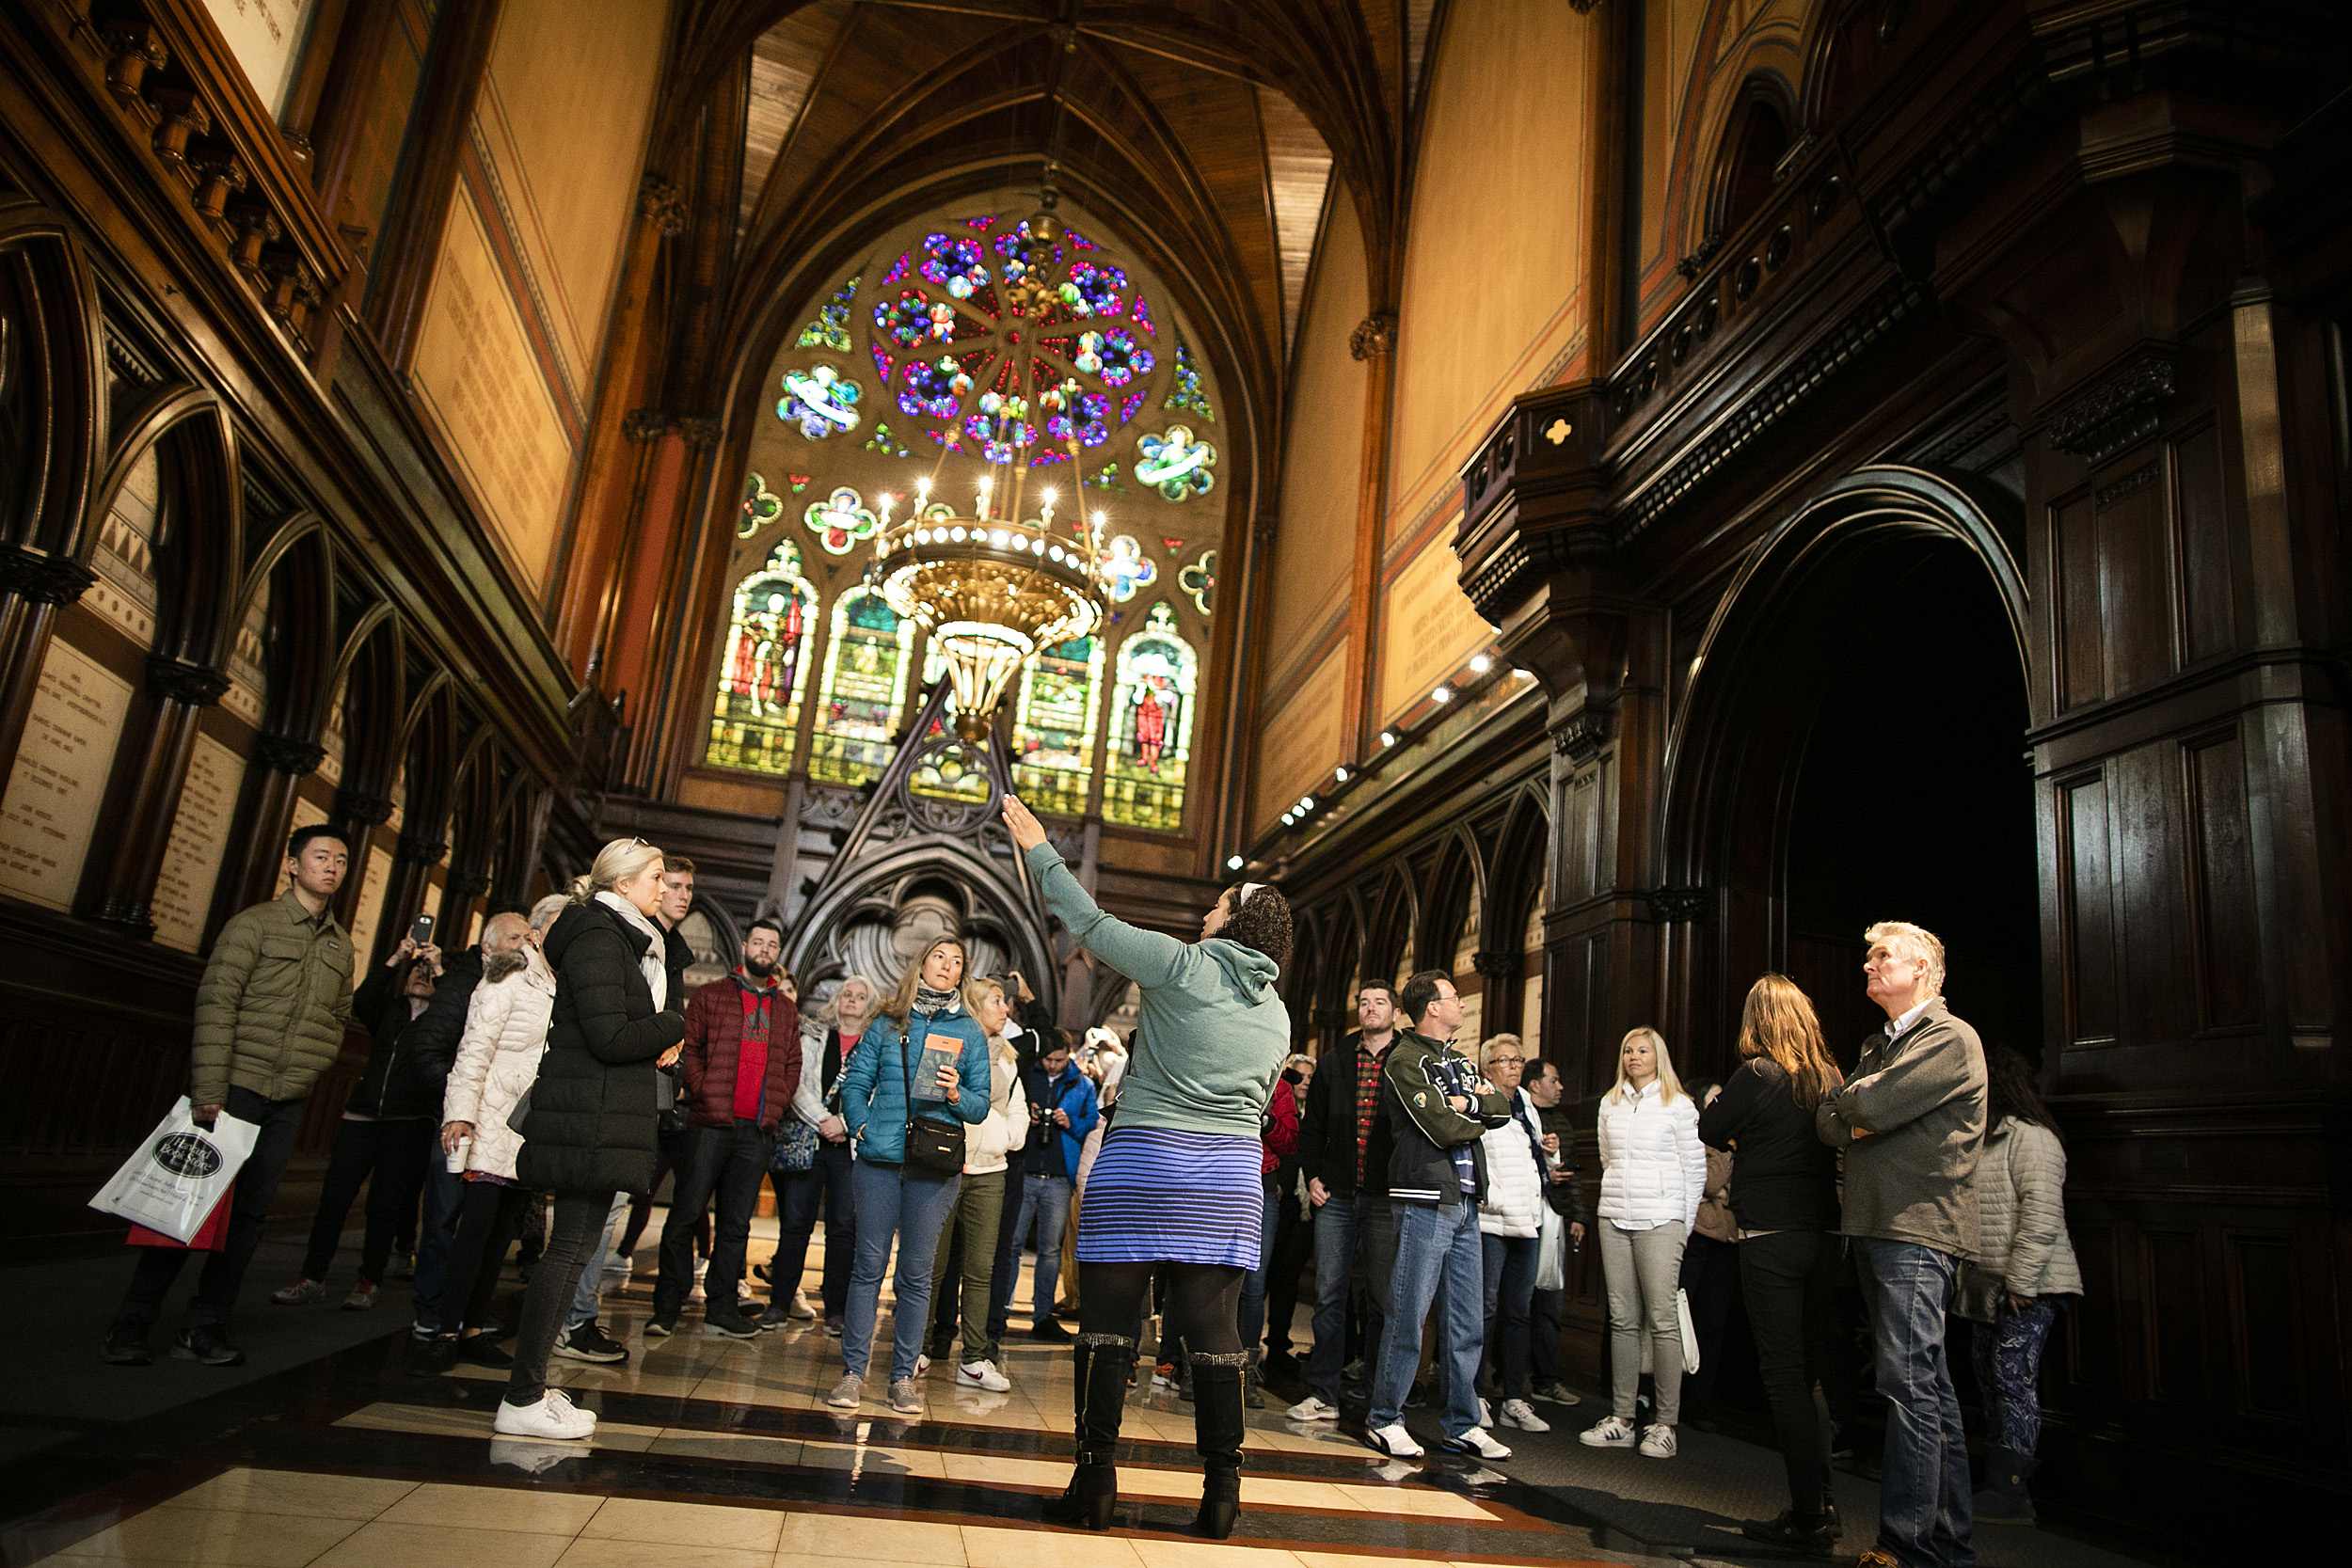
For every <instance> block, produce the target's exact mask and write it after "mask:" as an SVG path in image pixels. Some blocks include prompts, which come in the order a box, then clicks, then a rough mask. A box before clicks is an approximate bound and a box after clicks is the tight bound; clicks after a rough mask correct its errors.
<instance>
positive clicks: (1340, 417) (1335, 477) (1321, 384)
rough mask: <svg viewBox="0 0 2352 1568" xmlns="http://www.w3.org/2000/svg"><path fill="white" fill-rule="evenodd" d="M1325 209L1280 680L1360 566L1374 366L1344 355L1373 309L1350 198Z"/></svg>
mask: <svg viewBox="0 0 2352 1568" xmlns="http://www.w3.org/2000/svg"><path fill="white" fill-rule="evenodd" d="M1329 211H1330V216H1329V217H1328V219H1327V221H1326V223H1325V225H1324V235H1323V241H1322V255H1321V257H1320V258H1319V259H1318V261H1316V263H1315V269H1316V270H1315V276H1314V282H1313V290H1312V293H1311V294H1310V295H1309V298H1308V303H1307V311H1306V315H1305V317H1304V319H1303V320H1302V321H1301V323H1300V324H1299V340H1298V378H1297V382H1296V393H1295V398H1294V402H1293V410H1292V414H1291V424H1290V431H1289V434H1288V436H1287V439H1286V440H1285V443H1284V450H1283V458H1282V496H1281V528H1280V532H1279V534H1278V535H1277V542H1276V545H1275V554H1274V592H1273V598H1272V604H1271V610H1272V616H1273V623H1272V626H1271V628H1270V630H1269V632H1268V634H1267V641H1266V662H1265V670H1266V673H1267V675H1268V677H1269V679H1270V680H1271V681H1273V682H1278V683H1279V682H1282V681H1284V680H1285V679H1286V678H1287V677H1289V676H1291V675H1295V673H1296V671H1295V669H1294V665H1295V663H1296V661H1297V660H1298V658H1299V657H1300V656H1302V655H1303V654H1306V653H1307V652H1308V651H1309V650H1310V648H1311V645H1312V644H1313V643H1314V642H1315V641H1316V640H1317V639H1318V638H1319V636H1320V635H1321V634H1322V633H1323V631H1324V630H1325V628H1327V627H1328V626H1330V625H1331V623H1332V622H1333V620H1334V619H1335V618H1337V617H1338V616H1339V615H1341V614H1342V613H1343V611H1344V610H1345V608H1346V604H1347V581H1348V576H1349V574H1350V572H1351V571H1352V570H1353V569H1354V566H1355V561H1356V516H1357V509H1358V497H1359V494H1360V492H1361V489H1362V480H1363V454H1364V397H1365V388H1366V376H1367V373H1368V372H1369V367H1368V366H1367V365H1365V364H1362V363H1359V361H1358V360H1357V359H1356V357H1355V356H1353V355H1352V354H1350V353H1349V352H1348V347H1347V340H1348V337H1349V335H1350V334H1351V333H1353V332H1354V331H1355V330H1356V326H1357V324H1358V323H1359V322H1361V321H1362V320H1363V319H1364V317H1365V316H1366V315H1367V314H1368V313H1369V312H1370V310H1371V309H1372V307H1371V301H1370V294H1369V292H1368V288H1369V285H1368V284H1367V282H1366V278H1365V272H1364V236H1363V229H1362V226H1361V225H1359V223H1358V222H1357V221H1356V210H1355V206H1354V203H1353V202H1352V201H1351V200H1350V198H1348V195H1347V193H1346V192H1345V191H1340V192H1338V193H1336V198H1335V199H1334V200H1333V201H1332V203H1331V206H1330V209H1329Z"/></svg>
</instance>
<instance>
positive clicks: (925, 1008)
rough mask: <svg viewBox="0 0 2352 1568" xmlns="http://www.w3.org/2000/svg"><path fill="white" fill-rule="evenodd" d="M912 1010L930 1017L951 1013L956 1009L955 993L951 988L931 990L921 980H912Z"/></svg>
mask: <svg viewBox="0 0 2352 1568" xmlns="http://www.w3.org/2000/svg"><path fill="white" fill-rule="evenodd" d="M955 1010H956V993H955V992H954V991H951V990H931V988H930V987H929V986H927V985H925V984H924V983H923V982H922V981H920V980H917V981H915V982H914V1011H915V1012H918V1013H924V1014H927V1015H929V1016H930V1017H932V1018H939V1017H942V1016H944V1015H946V1014H947V1013H952V1012H954V1011H955Z"/></svg>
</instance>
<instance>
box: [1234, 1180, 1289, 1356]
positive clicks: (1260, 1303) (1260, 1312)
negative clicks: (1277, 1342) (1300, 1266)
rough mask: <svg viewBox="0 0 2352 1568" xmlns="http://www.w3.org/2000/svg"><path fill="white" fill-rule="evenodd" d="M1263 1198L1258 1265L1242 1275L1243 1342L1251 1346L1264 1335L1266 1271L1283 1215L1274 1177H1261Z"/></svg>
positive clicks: (1260, 1216) (1254, 1345) (1259, 1215)
mask: <svg viewBox="0 0 2352 1568" xmlns="http://www.w3.org/2000/svg"><path fill="white" fill-rule="evenodd" d="M1258 1186H1259V1187H1260V1189H1261V1190H1262V1193H1263V1202H1262V1203H1261V1204H1260V1206H1259V1210H1258V1266H1257V1267H1256V1268H1254V1269H1252V1270H1250V1271H1249V1272H1248V1274H1246V1275H1242V1280H1241V1344H1242V1349H1244V1350H1252V1349H1254V1348H1255V1347H1256V1345H1257V1343H1258V1341H1259V1340H1260V1339H1262V1338H1265V1282H1266V1273H1267V1271H1268V1270H1269V1269H1270V1268H1271V1267H1272V1266H1273V1263H1274V1226H1275V1222H1276V1221H1277V1220H1278V1219H1279V1218H1280V1217H1281V1215H1280V1212H1279V1209H1278V1208H1277V1200H1276V1198H1275V1196H1274V1178H1272V1177H1270V1176H1262V1177H1260V1178H1259V1179H1258Z"/></svg>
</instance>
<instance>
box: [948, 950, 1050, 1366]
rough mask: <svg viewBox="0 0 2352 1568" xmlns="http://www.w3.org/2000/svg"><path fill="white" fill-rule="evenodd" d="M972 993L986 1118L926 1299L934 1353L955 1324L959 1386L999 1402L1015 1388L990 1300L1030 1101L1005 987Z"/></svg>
mask: <svg viewBox="0 0 2352 1568" xmlns="http://www.w3.org/2000/svg"><path fill="white" fill-rule="evenodd" d="M974 990H975V992H976V994H977V998H978V1000H977V1005H976V1006H974V1008H973V1014H974V1016H975V1017H976V1018H977V1019H978V1021H979V1025H980V1027H981V1028H982V1029H984V1030H986V1031H987V1033H988V1079H989V1089H988V1116H987V1117H986V1118H985V1119H983V1120H982V1121H981V1122H980V1123H979V1124H978V1125H977V1126H976V1127H974V1128H973V1129H972V1131H971V1133H970V1134H969V1135H968V1136H967V1137H966V1138H965V1139H964V1144H963V1187H962V1190H961V1191H960V1192H959V1193H957V1194H956V1205H955V1207H954V1208H953V1209H951V1210H949V1211H948V1212H947V1223H946V1227H944V1228H943V1229H942V1230H941V1231H940V1234H939V1250H938V1251H937V1253H935V1254H934V1255H933V1270H932V1276H931V1292H932V1294H933V1296H934V1297H936V1298H937V1300H938V1307H937V1309H936V1310H935V1311H934V1313H933V1323H932V1336H933V1344H932V1347H931V1348H932V1350H933V1352H934V1354H941V1348H940V1345H939V1343H938V1340H939V1338H941V1337H942V1336H943V1335H947V1334H954V1333H956V1332H957V1330H958V1327H959V1319H960V1320H961V1337H962V1340H963V1354H961V1356H960V1357H958V1359H957V1362H956V1386H957V1387H959V1388H979V1389H985V1390H987V1391H988V1392H990V1393H992V1394H1001V1393H1003V1392H1005V1391H1006V1390H1007V1389H1009V1388H1010V1387H1011V1386H1012V1384H1011V1382H1010V1381H1009V1380H1008V1379H1007V1378H1006V1376H1005V1374H1004V1372H1003V1371H1002V1370H1000V1369H999V1368H998V1367H997V1365H996V1359H995V1353H994V1352H993V1351H992V1350H991V1349H990V1348H989V1339H988V1310H989V1306H990V1299H989V1298H990V1294H991V1287H992V1286H993V1285H994V1284H995V1281H996V1235H997V1232H998V1231H999V1230H1000V1229H1001V1228H1002V1227H1003V1226H1004V1223H1005V1183H1006V1180H1007V1177H1006V1169H1007V1167H1008V1166H1009V1165H1010V1164H1012V1152H1013V1150H1015V1149H1017V1148H1020V1147H1021V1146H1022V1144H1023V1143H1024V1142H1025V1141H1026V1140H1027V1138H1028V1136H1029V1096H1028V1092H1027V1091H1026V1090H1025V1089H1024V1088H1023V1087H1022V1085H1021V1056H1020V1053H1017V1052H1016V1051H1014V1050H1013V1048H1012V1045H1011V1042H1009V1040H1007V1039H1006V1038H1005V1020H1006V1019H1007V1018H1008V1017H1009V1015H1010V1013H1011V1008H1010V1007H1009V1006H1008V1005H1007V1003H1006V1000H1005V987H1004V982H1003V981H1001V980H983V981H981V982H979V984H978V985H977V987H975V988H974ZM959 1240H961V1242H962V1243H963V1252H962V1258H961V1261H962V1265H963V1267H962V1272H961V1279H960V1281H959V1280H958V1279H950V1278H944V1277H942V1275H944V1273H945V1271H946V1264H947V1260H948V1259H950V1258H953V1257H955V1256H956V1252H955V1245H956V1243H957V1242H958V1241H959ZM959 1283H960V1284H961V1290H959V1289H958V1286H959Z"/></svg>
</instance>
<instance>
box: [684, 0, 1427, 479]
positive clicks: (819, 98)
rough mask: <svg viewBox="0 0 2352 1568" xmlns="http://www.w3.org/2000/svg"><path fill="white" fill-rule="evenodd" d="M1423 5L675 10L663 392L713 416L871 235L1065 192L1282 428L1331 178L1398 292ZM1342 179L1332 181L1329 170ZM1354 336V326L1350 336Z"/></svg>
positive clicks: (726, 2)
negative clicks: (674, 211)
mask: <svg viewBox="0 0 2352 1568" xmlns="http://www.w3.org/2000/svg"><path fill="white" fill-rule="evenodd" d="M1435 9H1436V8H1435V6H1434V3H1433V0H1243V3H1223V0H1157V3H1151V4H1110V3H1101V0H1097V3H1083V0H1079V3H1073V0H803V3H801V4H797V5H796V4H791V3H789V0H720V3H717V4H712V5H707V6H701V7H697V8H694V9H693V10H692V11H691V13H690V14H689V15H688V16H687V17H686V18H685V19H684V21H683V24H682V32H681V35H680V38H679V40H678V46H677V55H676V59H675V70H674V71H673V72H672V76H671V81H672V87H671V90H670V94H669V97H668V100H667V103H666V105H665V110H664V114H663V124H662V127H661V130H660V133H659V140H658V144H657V153H656V157H657V166H666V167H667V169H668V170H669V171H670V172H671V174H672V177H673V178H675V179H676V180H677V181H678V182H679V183H680V184H681V185H682V186H685V187H687V188H688V189H689V190H690V192H691V195H692V198H693V200H694V203H695V206H696V209H697V210H698V211H699V212H700V213H701V214H704V220H703V226H702V231H701V232H699V233H698V234H697V236H696V243H695V245H693V247H692V250H691V259H689V260H687V261H685V263H684V265H683V266H682V267H681V268H680V269H679V270H678V273H677V276H675V277H674V278H673V280H672V283H671V287H672V289H673V290H674V291H675V293H674V298H675V299H676V300H677V303H678V304H679V305H680V306H681V307H682V309H679V310H678V311H676V312H675V313H674V315H673V318H672V319H674V320H675V321H678V322H680V323H682V324H684V330H683V332H682V334H681V336H680V339H679V340H678V341H674V343H673V345H672V355H671V363H670V374H669V397H670V401H671V402H672V404H673V405H675V406H683V405H687V404H690V403H691V404H698V405H699V406H702V407H707V408H714V407H719V406H723V405H725V404H727V403H728V402H729V401H730V398H731V396H732V395H734V393H735V389H736V388H739V385H740V378H741V377H742V376H743V375H745V374H746V373H749V374H754V375H756V374H758V373H760V372H762V371H764V369H765V367H766V365H767V362H768V359H769V357H770V356H771V354H772V352H773V349H774V347H775V344H776V341H777V340H778V338H779V337H780V335H781V333H782V332H783V331H784V330H786V329H787V327H788V326H790V325H797V324H796V323H794V322H792V321H790V320H789V319H788V318H790V317H791V316H792V315H793V312H795V311H796V310H798V309H800V308H801V307H802V306H803V304H804V303H805V298H806V296H807V295H808V294H809V293H810V292H811V291H812V290H813V289H814V288H816V287H817V286H818V284H819V283H820V282H821V281H822V280H823V279H824V278H825V277H827V276H828V275H829V273H830V272H831V271H832V270H833V269H834V267H835V266H836V265H837V264H839V263H840V262H842V261H844V259H845V258H846V257H847V256H848V254H849V253H850V251H851V250H853V249H854V248H855V247H856V246H857V245H860V244H862V243H864V242H865V241H866V239H867V238H869V237H870V236H871V235H872V233H873V232H875V231H876V230H878V229H880V228H882V227H884V226H886V225H888V224H890V223H893V222H896V221H898V220H899V219H902V218H904V217H906V216H908V215H910V214H913V213H914V212H916V211H919V210H921V209H922V208H924V207H927V206H930V205H932V204H935V203H937V202H940V201H943V200H949V199H952V198H955V197H956V196H958V195H961V194H964V193H967V192H972V191H977V190H982V189H997V188H1002V187H1005V186H1008V185H1010V186H1014V187H1016V188H1024V189H1036V188H1037V187H1038V185H1039V182H1040V178H1041V167H1042V164H1043V160H1044V158H1045V156H1046V152H1047V148H1048V145H1049V142H1051V141H1052V140H1053V135H1054V126H1055V123H1056V119H1057V116H1056V110H1055V103H1056V99H1057V97H1058V99H1059V101H1060V103H1061V104H1062V105H1063V111H1062V114H1061V116H1060V131H1059V140H1058V143H1057V155H1058V164H1059V170H1060V172H1059V176H1058V182H1059V185H1060V188H1061V189H1062V190H1064V191H1065V192H1067V193H1069V194H1070V195H1071V197H1072V198H1073V200H1076V201H1078V202H1080V203H1082V204H1083V205H1084V206H1086V207H1087V208H1088V209H1089V210H1090V211H1091V212H1093V213H1095V214H1098V215H1099V216H1100V217H1101V218H1102V219H1103V220H1104V221H1106V222H1108V223H1110V224H1112V225H1113V226H1115V227H1117V228H1118V229H1119V230H1120V231H1121V236H1120V237H1121V238H1123V239H1125V240H1126V241H1127V242H1128V243H1129V244H1130V245H1133V246H1134V247H1135V248H1136V250H1137V251H1138V252H1139V253H1140V254H1142V255H1143V256H1145V257H1146V258H1148V259H1149V260H1150V261H1151V262H1152V264H1153V266H1154V267H1155V268H1157V269H1158V270H1159V271H1160V272H1161V274H1162V275H1163V276H1164V277H1167V278H1168V282H1169V284H1170V286H1171V288H1173V289H1174V290H1176V291H1177V292H1178V293H1179V294H1180V295H1182V296H1184V297H1183V298H1182V300H1181V303H1182V304H1183V305H1184V307H1185V308H1186V309H1187V310H1188V312H1189V313H1190V314H1192V315H1193V316H1194V317H1195V318H1196V319H1198V320H1199V321H1200V323H1201V325H1202V327H1203V330H1204V334H1206V335H1208V336H1210V337H1212V338H1214V339H1216V341H1213V342H1211V343H1207V344H1204V345H1203V346H1204V351H1205V352H1208V353H1209V354H1211V355H1212V356H1214V357H1216V359H1217V360H1218V361H1219V363H1218V365H1217V370H1218V372H1219V376H1220V379H1221V380H1222V381H1223V382H1224V383H1225V384H1226V385H1227V386H1228V387H1232V388H1236V389H1238V390H1240V391H1241V392H1242V394H1243V396H1244V397H1245V398H1246V400H1247V401H1248V403H1249V404H1250V405H1251V406H1252V409H1253V418H1252V422H1253V424H1255V425H1256V427H1257V431H1258V434H1259V435H1260V436H1261V438H1270V437H1271V436H1272V435H1273V434H1274V432H1275V430H1276V429H1277V428H1278V421H1279V408H1280V404H1281V402H1282V399H1283V395H1284V388H1283V383H1284V376H1285V371H1286V366H1287V362H1288V357H1289V356H1288V350H1289V346H1290V342H1291V341H1292V339H1293V337H1294V336H1295V332H1296V329H1297V325H1298V312H1299V309H1300V306H1301V302H1302V299H1303V297H1304V292H1305V285H1306V280H1307V272H1308V268H1309V265H1310V262H1311V256H1312V253H1313V246H1314V241H1315V236H1316V233H1317V229H1318V225H1319V223H1320V222H1321V221H1322V220H1323V214H1324V213H1325V210H1326V207H1327V205H1333V206H1334V207H1335V208H1336V203H1327V191H1331V192H1333V194H1336V190H1343V191H1344V192H1345V199H1346V201H1347V202H1348V203H1350V206H1349V207H1347V208H1345V209H1338V210H1339V211H1340V213H1341V216H1342V217H1343V219H1344V220H1345V221H1351V222H1356V223H1359V224H1360V225H1362V227H1363V229H1364V231H1365V236H1366V240H1367V244H1366V245H1365V247H1364V248H1365V251H1366V253H1367V255H1368V257H1369V258H1371V266H1372V273H1373V276H1372V277H1371V279H1370V282H1371V294H1372V298H1373V299H1374V301H1375V305H1377V304H1378V303H1380V302H1382V301H1385V300H1387V299H1389V298H1391V296H1392V293H1393V288H1392V277H1391V268H1392V257H1391V247H1390V246H1389V245H1387V244H1385V243H1383V241H1384V237H1385V236H1388V235H1391V234H1393V233H1394V232H1395V229H1396V225H1395V223H1394V221H1393V220H1394V214H1395V212H1396V206H1397V202H1398V201H1399V199H1400V176H1399V170H1400V168H1401V167H1402V166H1403V164H1404V159H1403V153H1402V130H1401V128H1402V127H1403V126H1404V125H1405V123H1406V119H1407V115H1408V112H1409V108H1410V105H1411V103H1412V101H1413V99H1414V97H1415V96H1416V94H1415V93H1414V91H1413V90H1412V82H1411V78H1412V77H1413V76H1415V75H1417V74H1418V72H1419V71H1420V69H1421V65H1422V60H1423V57H1424V56H1425V55H1426V54H1427V49H1426V47H1425V45H1426V42H1427V36H1428V32H1429V28H1430V26H1431V24H1432V15H1433V12H1434V10H1435ZM1334 176H1336V177H1338V178H1339V179H1340V180H1341V181H1342V182H1343V184H1342V185H1340V186H1339V187H1337V188H1336V190H1335V188H1334V187H1333V186H1332V185H1331V182H1332V180H1333V177H1334ZM1351 325H1352V324H1351Z"/></svg>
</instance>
